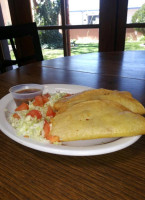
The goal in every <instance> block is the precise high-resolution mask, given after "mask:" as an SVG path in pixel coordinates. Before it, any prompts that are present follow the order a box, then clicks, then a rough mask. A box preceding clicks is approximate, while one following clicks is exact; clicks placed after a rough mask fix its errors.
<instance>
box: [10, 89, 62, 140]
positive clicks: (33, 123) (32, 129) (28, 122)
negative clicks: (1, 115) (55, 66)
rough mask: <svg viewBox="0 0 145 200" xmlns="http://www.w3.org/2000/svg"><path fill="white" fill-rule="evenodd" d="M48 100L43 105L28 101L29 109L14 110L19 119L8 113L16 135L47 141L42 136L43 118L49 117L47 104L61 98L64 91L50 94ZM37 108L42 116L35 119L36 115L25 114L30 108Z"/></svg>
mask: <svg viewBox="0 0 145 200" xmlns="http://www.w3.org/2000/svg"><path fill="white" fill-rule="evenodd" d="M50 95H51V96H50V97H49V101H48V102H46V103H45V104H44V106H43V107H40V106H34V105H33V101H30V102H29V110H24V111H15V113H17V114H18V115H19V116H20V119H17V118H14V117H13V114H11V115H10V117H9V121H10V123H11V125H12V126H13V127H14V128H15V129H16V133H17V134H18V135H21V136H24V137H29V138H31V139H34V140H37V141H39V142H49V141H48V140H46V139H45V138H44V132H43V126H44V122H45V120H47V121H48V122H49V121H50V117H48V116H46V112H47V109H48V106H49V105H50V106H52V107H53V105H54V103H55V102H56V101H58V100H59V99H60V98H62V97H63V96H64V95H66V93H60V92H57V93H54V94H50ZM35 109H36V110H39V111H40V112H41V115H42V118H41V119H37V118H36V117H31V116H29V115H28V116H26V115H27V113H28V112H29V111H30V110H35Z"/></svg>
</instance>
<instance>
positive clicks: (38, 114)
mask: <svg viewBox="0 0 145 200" xmlns="http://www.w3.org/2000/svg"><path fill="white" fill-rule="evenodd" d="M28 115H30V116H31V117H37V119H41V118H42V115H41V112H40V111H38V110H31V111H30V112H28V113H27V116H28Z"/></svg>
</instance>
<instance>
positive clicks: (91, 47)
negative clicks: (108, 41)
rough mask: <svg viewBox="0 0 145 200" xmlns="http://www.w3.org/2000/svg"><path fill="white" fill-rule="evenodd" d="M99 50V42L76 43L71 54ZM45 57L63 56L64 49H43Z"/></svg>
mask: <svg viewBox="0 0 145 200" xmlns="http://www.w3.org/2000/svg"><path fill="white" fill-rule="evenodd" d="M97 51H98V43H89V44H76V45H75V46H73V47H71V55H72V56H73V55H78V54H85V53H93V52H97ZM42 52H43V57H44V59H45V60H49V59H53V58H58V57H62V56H63V50H62V49H43V50H42Z"/></svg>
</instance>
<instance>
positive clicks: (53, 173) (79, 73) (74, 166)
mask: <svg viewBox="0 0 145 200" xmlns="http://www.w3.org/2000/svg"><path fill="white" fill-rule="evenodd" d="M22 83H39V84H76V85H84V86H89V87H93V88H107V89H117V90H126V91H129V92H131V93H132V95H133V96H134V97H135V98H136V99H138V100H139V101H140V102H141V103H142V104H143V105H144V106H145V51H132V52H131V51H130V52H127V51H126V52H111V53H91V54H84V55H78V56H71V57H63V58H57V59H53V60H45V61H42V62H36V63H33V64H29V65H26V66H22V67H21V68H19V69H15V70H11V71H8V72H6V73H3V74H0V98H2V97H3V96H5V95H6V94H8V93H9V88H10V87H11V86H14V85H16V84H22ZM0 199H2V200H144V199H145V137H144V136H142V137H141V138H140V139H139V140H138V141H137V142H136V143H134V144H132V145H131V146H129V147H127V148H125V149H122V150H120V151H116V152H113V153H109V154H104V155H96V156H64V155H55V154H50V153H45V152H41V151H38V150H35V149H31V148H28V147H26V146H23V145H21V144H19V143H17V142H15V141H13V140H12V139H10V138H9V137H7V136H6V135H5V134H4V133H3V132H2V131H0Z"/></svg>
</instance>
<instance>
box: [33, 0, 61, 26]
mask: <svg viewBox="0 0 145 200" xmlns="http://www.w3.org/2000/svg"><path fill="white" fill-rule="evenodd" d="M60 1H61V0H31V7H32V15H33V21H34V22H36V24H37V26H45V25H46V26H48V25H61V20H60V18H61V17H60V13H61V3H60Z"/></svg>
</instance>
